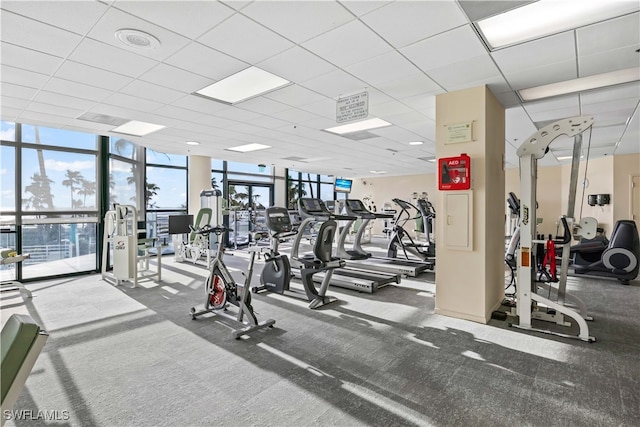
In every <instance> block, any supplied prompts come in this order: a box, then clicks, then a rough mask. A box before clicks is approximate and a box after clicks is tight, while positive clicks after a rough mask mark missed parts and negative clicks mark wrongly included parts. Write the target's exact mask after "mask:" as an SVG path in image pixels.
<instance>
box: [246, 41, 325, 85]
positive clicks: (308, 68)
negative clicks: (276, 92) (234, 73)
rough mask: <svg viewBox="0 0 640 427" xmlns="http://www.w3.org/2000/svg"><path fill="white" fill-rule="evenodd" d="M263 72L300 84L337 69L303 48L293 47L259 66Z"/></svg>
mask: <svg viewBox="0 0 640 427" xmlns="http://www.w3.org/2000/svg"><path fill="white" fill-rule="evenodd" d="M258 66H259V67H260V68H262V69H263V70H266V71H269V72H270V73H273V74H276V75H278V76H280V77H282V78H285V79H287V80H289V81H291V82H294V83H299V82H302V81H305V80H309V79H312V78H314V77H317V76H320V75H322V74H326V73H328V72H330V71H333V70H335V69H336V67H335V66H334V65H332V64H330V63H329V62H327V61H325V60H324V59H321V58H320V57H319V56H317V55H315V54H313V53H311V52H309V51H308V50H306V49H303V48H301V47H298V46H296V47H293V48H291V49H289V50H287V51H284V52H282V53H280V54H278V55H276V56H274V57H272V58H269V59H267V60H265V61H262V62H260V63H259V64H258Z"/></svg>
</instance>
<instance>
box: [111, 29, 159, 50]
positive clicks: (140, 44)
mask: <svg viewBox="0 0 640 427" xmlns="http://www.w3.org/2000/svg"><path fill="white" fill-rule="evenodd" d="M115 36H116V38H117V39H118V40H119V41H120V42H121V43H124V44H125V45H127V46H128V47H133V48H135V49H156V48H158V47H159V46H160V40H158V39H157V38H155V37H154V36H152V35H151V34H149V33H145V32H144V31H140V30H134V29H131V28H123V29H121V30H118V31H116V34H115Z"/></svg>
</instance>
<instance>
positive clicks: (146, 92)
mask: <svg viewBox="0 0 640 427" xmlns="http://www.w3.org/2000/svg"><path fill="white" fill-rule="evenodd" d="M120 93H124V94H127V95H132V96H135V97H138V98H142V99H149V100H152V101H156V102H160V103H162V104H171V103H172V102H173V101H177V100H178V99H180V98H182V97H183V96H184V93H183V92H179V91H177V90H173V89H169V88H166V87H163V86H158V85H155V84H153V83H147V82H143V81H142V80H136V81H133V82H131V83H129V84H128V85H127V86H125V87H123V88H122V89H120Z"/></svg>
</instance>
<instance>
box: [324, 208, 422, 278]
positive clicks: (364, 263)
mask: <svg viewBox="0 0 640 427" xmlns="http://www.w3.org/2000/svg"><path fill="white" fill-rule="evenodd" d="M345 211H346V213H347V215H348V216H351V217H355V218H361V219H362V220H363V221H362V225H361V226H360V228H359V229H358V231H357V233H356V235H355V237H354V239H353V247H352V249H350V250H348V249H345V241H346V239H347V234H348V233H349V229H350V228H351V224H353V222H354V221H355V219H354V220H350V221H349V223H348V224H347V226H346V227H344V228H343V229H342V232H341V233H340V238H339V239H338V248H337V250H336V255H337V256H338V257H339V258H342V259H344V260H345V261H346V262H347V265H346V266H347V267H348V268H358V269H362V270H373V271H380V272H386V273H392V274H404V275H407V276H409V277H416V276H417V275H419V274H420V273H422V272H424V271H426V270H428V269H432V268H433V264H432V263H428V262H422V261H417V260H416V261H412V260H406V259H401V258H388V257H376V256H372V254H371V253H370V252H367V251H365V250H364V249H362V246H361V243H360V242H361V241H362V235H363V234H364V230H365V228H366V227H367V224H369V222H371V220H374V219H385V218H387V219H388V218H393V215H391V214H384V213H374V212H371V211H369V210H368V209H367V208H366V207H365V206H364V203H362V201H361V200H358V199H347V200H346V202H345Z"/></svg>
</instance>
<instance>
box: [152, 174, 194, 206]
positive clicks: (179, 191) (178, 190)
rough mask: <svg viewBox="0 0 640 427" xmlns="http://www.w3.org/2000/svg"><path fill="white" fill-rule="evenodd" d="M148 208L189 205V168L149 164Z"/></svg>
mask: <svg viewBox="0 0 640 427" xmlns="http://www.w3.org/2000/svg"><path fill="white" fill-rule="evenodd" d="M145 198H146V204H147V208H153V209H176V208H183V209H186V207H187V170H186V169H170V168H162V167H155V166H147V185H146V196H145Z"/></svg>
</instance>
